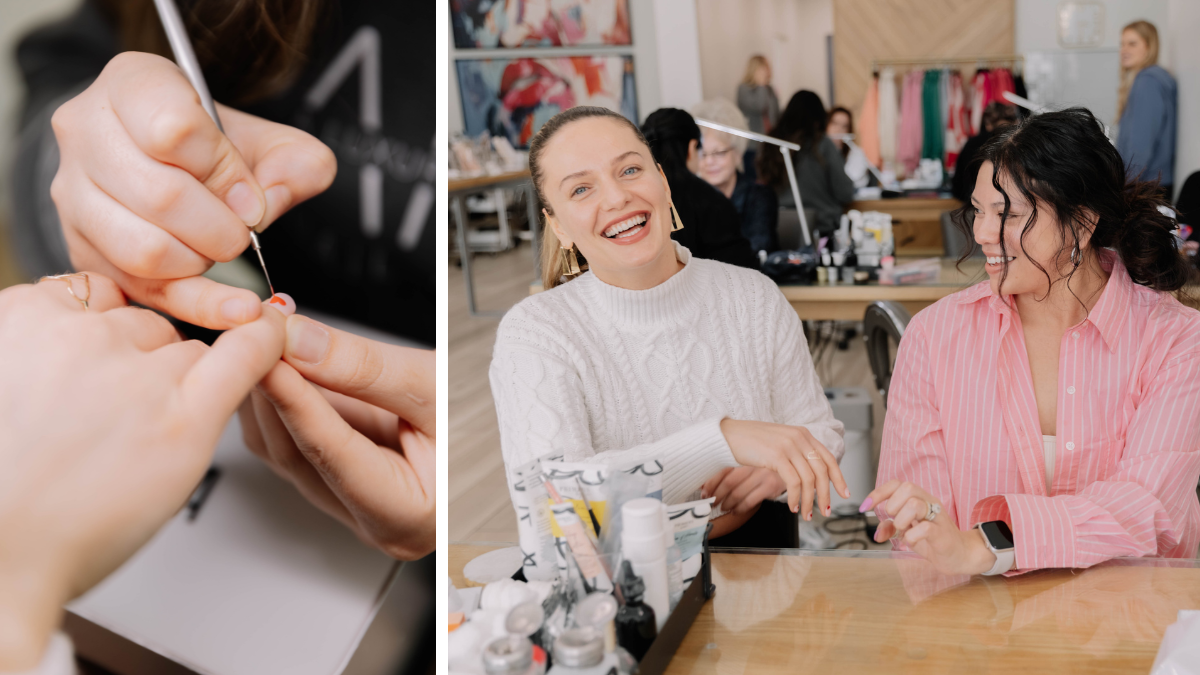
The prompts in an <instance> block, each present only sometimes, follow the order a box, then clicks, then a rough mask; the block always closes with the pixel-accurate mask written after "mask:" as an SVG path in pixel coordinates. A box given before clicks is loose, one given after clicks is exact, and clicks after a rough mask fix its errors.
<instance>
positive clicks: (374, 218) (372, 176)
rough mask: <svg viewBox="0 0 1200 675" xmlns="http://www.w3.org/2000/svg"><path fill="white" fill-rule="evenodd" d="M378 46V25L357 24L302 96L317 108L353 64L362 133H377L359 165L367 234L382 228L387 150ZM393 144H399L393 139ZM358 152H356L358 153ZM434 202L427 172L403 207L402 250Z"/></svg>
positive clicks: (415, 238) (415, 239) (416, 238)
mask: <svg viewBox="0 0 1200 675" xmlns="http://www.w3.org/2000/svg"><path fill="white" fill-rule="evenodd" d="M379 52H380V38H379V31H378V30H376V29H375V28H374V27H373V26H363V27H361V28H359V29H358V31H356V32H355V33H354V35H353V36H352V37H351V38H350V40H349V41H347V42H346V46H345V47H343V48H342V51H341V52H339V53H338V55H337V56H336V57H335V58H334V59H333V61H332V62H331V63H330V64H329V67H328V68H326V69H325V72H324V73H322V74H321V77H319V78H318V79H317V82H316V84H314V85H313V88H312V89H311V90H309V92H308V95H307V96H305V101H304V102H305V105H306V107H307V109H308V110H309V111H310V112H315V111H317V110H321V109H322V108H324V107H325V104H326V103H328V102H329V99H330V98H331V97H332V96H333V95H334V93H335V92H337V90H338V89H339V88H340V87H341V86H342V83H344V82H345V81H346V79H347V78H348V77H350V75H351V73H353V72H354V70H355V68H357V69H358V122H359V125H360V126H361V127H362V131H363V132H364V133H365V134H366V135H368V136H372V137H377V138H379V141H378V144H377V145H376V151H375V152H369V153H366V155H365V161H363V163H362V165H361V166H360V167H359V170H358V184H359V213H360V214H361V215H362V231H363V234H365V235H366V236H367V237H368V238H372V239H374V238H376V237H378V236H379V235H380V234H381V233H382V232H383V215H384V214H383V167H382V166H381V165H382V164H386V163H387V161H388V157H389V156H390V154H391V153H390V152H389V149H388V146H389V143H388V140H387V139H386V138H383V137H381V136H380V134H381V130H382V128H383V104H382V96H381V92H382V78H381V73H380V66H379V61H380V59H379ZM392 144H393V145H403V144H399V143H397V142H394V141H393V143H392ZM359 154H360V156H361V153H359ZM432 168H433V166H432V163H429V169H431V170H432ZM426 173H431V172H426ZM433 204H434V192H433V183H432V176H430V175H426V176H425V179H424V180H422V181H420V182H418V183H417V184H416V185H414V186H413V189H412V191H411V192H410V193H409V198H408V205H407V206H406V208H405V209H404V217H403V219H402V220H401V221H400V229H399V230H398V231H397V232H396V245H397V246H399V247H400V249H401V250H404V251H411V250H412V249H414V248H416V246H417V244H418V243H420V241H421V234H422V233H423V232H424V229H425V223H426V222H427V221H428V217H429V212H430V211H431V210H432V209H433Z"/></svg>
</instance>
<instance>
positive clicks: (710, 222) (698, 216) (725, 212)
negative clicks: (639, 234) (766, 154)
mask: <svg viewBox="0 0 1200 675" xmlns="http://www.w3.org/2000/svg"><path fill="white" fill-rule="evenodd" d="M642 133H643V134H645V137H646V140H647V142H649V144H650V149H651V150H652V151H653V152H654V158H655V159H656V160H658V164H659V165H660V166H661V167H662V170H663V173H664V174H665V175H666V177H667V182H668V183H670V184H671V192H672V193H673V194H674V195H675V210H676V211H677V212H678V214H679V219H680V220H681V221H682V222H683V229H681V230H678V231H676V232H673V233H671V236H672V237H674V239H675V241H678V242H679V243H681V244H683V245H684V246H686V247H687V248H688V250H689V251H691V252H692V255H694V256H696V257H697V258H708V259H710V260H719V261H721V262H724V263H729V264H730V265H739V266H741V267H752V268H754V269H758V265H759V263H758V256H757V255H755V254H754V252H753V251H752V250H751V249H750V242H749V241H747V240H746V238H745V237H744V236H742V227H741V218H740V217H739V216H738V212H737V209H736V208H734V206H733V202H731V201H729V198H728V197H726V196H725V195H723V194H721V193H720V192H718V191H717V189H716V188H714V187H713V186H711V185H709V184H708V183H706V182H704V179H702V178H700V177H699V176H697V175H696V172H697V171H699V170H700V140H701V135H700V127H699V126H698V125H697V124H696V120H694V119H692V116H691V115H689V114H687V113H686V112H684V111H683V110H679V109H678V108H660V109H658V110H655V111H654V112H652V113H650V116H649V117H647V118H646V121H645V122H643V123H642Z"/></svg>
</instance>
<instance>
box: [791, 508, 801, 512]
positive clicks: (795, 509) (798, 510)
mask: <svg viewBox="0 0 1200 675" xmlns="http://www.w3.org/2000/svg"><path fill="white" fill-rule="evenodd" d="M792 513H800V507H799V506H793V507H792Z"/></svg>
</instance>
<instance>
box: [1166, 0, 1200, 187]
mask: <svg viewBox="0 0 1200 675" xmlns="http://www.w3.org/2000/svg"><path fill="white" fill-rule="evenodd" d="M1167 16H1168V18H1169V21H1168V22H1167V26H1168V29H1167V31H1165V32H1167V33H1168V35H1167V37H1166V38H1165V39H1164V41H1167V40H1169V42H1170V47H1169V49H1168V54H1167V56H1168V58H1169V59H1170V63H1171V64H1172V66H1171V72H1172V74H1173V75H1175V82H1176V83H1177V84H1178V85H1179V89H1178V92H1179V108H1178V110H1177V114H1176V119H1177V121H1178V122H1177V127H1176V128H1177V130H1178V131H1177V134H1178V136H1177V137H1176V139H1175V190H1176V194H1178V190H1179V188H1180V187H1182V186H1183V181H1184V180H1186V179H1187V177H1188V175H1189V174H1191V173H1192V172H1193V171H1200V125H1198V122H1200V39H1197V35H1196V33H1197V29H1200V2H1196V0H1168V2H1167ZM1159 30H1160V37H1161V33H1162V32H1163V31H1162V27H1161V26H1160V27H1159Z"/></svg>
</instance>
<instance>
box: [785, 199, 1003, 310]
mask: <svg viewBox="0 0 1200 675" xmlns="http://www.w3.org/2000/svg"><path fill="white" fill-rule="evenodd" d="M890 201H896V200H890ZM912 260H916V258H899V259H897V260H896V264H903V263H905V262H911V261H912ZM956 263H957V261H956V260H955V259H954V258H942V270H941V272H940V273H939V274H938V278H937V280H936V281H930V282H926V283H920V284H906V285H903V286H883V285H880V284H879V283H878V282H874V281H873V282H871V283H869V284H863V285H862V286H856V285H854V284H842V283H838V284H828V283H826V284H809V285H781V286H780V287H779V290H781V291H783V297H785V298H787V299H788V302H790V303H792V309H794V310H796V314H799V315H800V319H801V320H802V321H830V320H837V321H862V318H863V314H864V313H865V312H866V311H867V305H869V304H871V303H872V302H874V301H876V300H895V301H897V302H899V303H900V304H902V305H904V307H905V308H906V309H908V312H909V314H912V315H916V313H917V312H919V311H921V310H922V309H925V308H926V307H928V306H929V305H932V304H933V303H935V302H937V301H938V300H941V299H942V298H944V297H946V296H947V295H950V294H951V293H955V292H957V291H960V290H962V289H964V288H966V287H967V286H970V285H972V284H975V283H978V282H980V281H983V280H984V279H987V274H985V273H984V271H983V260H982V259H979V258H973V259H969V260H967V261H965V262H963V264H962V265H961V270H960V266H958V265H957V264H956Z"/></svg>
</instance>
